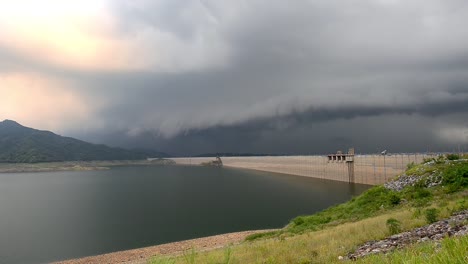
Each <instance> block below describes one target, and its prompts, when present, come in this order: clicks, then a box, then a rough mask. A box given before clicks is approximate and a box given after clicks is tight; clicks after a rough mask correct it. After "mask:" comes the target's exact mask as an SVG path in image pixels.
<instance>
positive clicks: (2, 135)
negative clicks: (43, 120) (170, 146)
mask: <svg viewBox="0 0 468 264" xmlns="http://www.w3.org/2000/svg"><path fill="white" fill-rule="evenodd" d="M165 156H167V155H166V154H164V153H160V152H156V151H152V150H127V149H123V148H115V147H109V146H106V145H103V144H92V143H88V142H85V141H82V140H79V139H75V138H72V137H64V136H60V135H57V134H55V133H53V132H51V131H47V130H38V129H34V128H30V127H26V126H23V125H21V124H19V123H18V122H16V121H13V120H9V119H6V120H4V121H2V122H0V163H38V162H59V161H92V160H97V161H98V160H141V159H146V158H148V157H151V158H158V157H165Z"/></svg>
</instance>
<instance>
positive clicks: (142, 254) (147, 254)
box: [55, 230, 272, 264]
mask: <svg viewBox="0 0 468 264" xmlns="http://www.w3.org/2000/svg"><path fill="white" fill-rule="evenodd" d="M267 231H272V230H257V231H245V232H236V233H229V234H223V235H217V236H211V237H204V238H197V239H191V240H185V241H180V242H174V243H169V244H163V245H159V246H152V247H146V248H140V249H132V250H126V251H120V252H115V253H109V254H104V255H99V256H93V257H85V258H80V259H73V260H67V261H61V262H56V263H55V264H94V263H96V264H98V263H99V264H103V263H127V264H130V263H131V264H137V263H138V264H139V263H146V262H147V261H148V260H149V259H150V258H151V257H153V256H155V255H177V254H181V253H183V252H184V251H187V250H191V249H192V248H194V249H195V250H197V251H205V250H211V249H216V248H222V247H224V246H227V245H230V244H238V243H240V242H242V241H244V240H245V238H246V237H247V236H248V235H251V234H255V233H261V232H267Z"/></svg>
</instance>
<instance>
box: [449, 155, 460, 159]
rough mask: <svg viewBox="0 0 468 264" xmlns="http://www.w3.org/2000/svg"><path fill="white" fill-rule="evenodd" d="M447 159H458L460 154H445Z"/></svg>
mask: <svg viewBox="0 0 468 264" xmlns="http://www.w3.org/2000/svg"><path fill="white" fill-rule="evenodd" d="M447 159H448V160H459V159H460V156H459V155H458V154H447Z"/></svg>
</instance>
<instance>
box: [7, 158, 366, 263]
mask: <svg viewBox="0 0 468 264" xmlns="http://www.w3.org/2000/svg"><path fill="white" fill-rule="evenodd" d="M367 188H369V186H365V185H350V184H347V183H340V182H333V181H324V180H318V179H312V178H306V177H296V176H288V175H281V174H273V173H263V172H254V171H247V170H237V169H228V168H214V167H184V166H161V167H118V168H113V169H111V170H106V171H86V172H52V173H13V174H0V263H11V264H15V263H45V262H50V261H56V260H64V259H69V258H76V257H83V256H89V255H97V254H102V253H108V252H114V251H119V250H126V249H132V248H139V247H145V246H151V245H156V244H162V243H167V242H173V241H178V240H185V239H190V238H196V237H203V236H209V235H215V234H220V233H227V232H234V231H244V230H253V229H267V228H279V227H283V226H284V225H286V224H287V223H288V221H289V220H290V219H292V218H294V217H295V216H298V215H301V214H311V213H314V212H316V211H319V210H321V209H324V208H326V207H328V206H330V205H333V204H336V203H340V202H343V201H345V200H347V199H349V198H350V197H351V196H353V195H356V194H359V193H361V192H362V191H364V190H366V189H367Z"/></svg>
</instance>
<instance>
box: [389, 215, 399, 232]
mask: <svg viewBox="0 0 468 264" xmlns="http://www.w3.org/2000/svg"><path fill="white" fill-rule="evenodd" d="M387 227H388V231H389V232H390V234H392V235H394V234H398V233H400V232H401V222H400V221H398V220H396V219H395V218H389V219H387Z"/></svg>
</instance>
